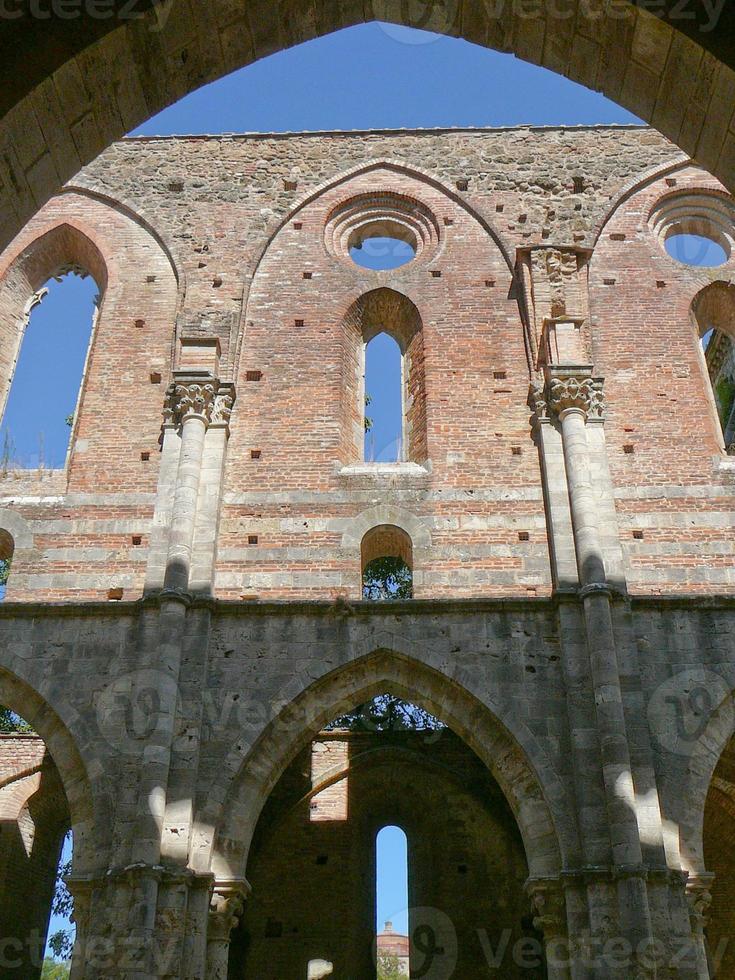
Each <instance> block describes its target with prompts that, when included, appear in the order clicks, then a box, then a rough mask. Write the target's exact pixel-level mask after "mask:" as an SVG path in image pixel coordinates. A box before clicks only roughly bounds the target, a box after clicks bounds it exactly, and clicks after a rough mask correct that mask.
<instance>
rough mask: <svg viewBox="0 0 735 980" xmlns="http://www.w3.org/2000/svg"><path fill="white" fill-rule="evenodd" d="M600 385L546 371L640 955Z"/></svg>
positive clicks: (621, 900)
mask: <svg viewBox="0 0 735 980" xmlns="http://www.w3.org/2000/svg"><path fill="white" fill-rule="evenodd" d="M601 387H602V385H601V381H600V380H599V379H593V378H592V376H591V368H590V367H589V366H586V365H583V366H568V367H558V366H554V367H552V368H547V399H548V403H549V407H550V408H551V410H552V411H553V413H554V414H556V416H557V417H558V419H559V422H560V425H561V431H562V443H563V449H564V462H565V468H566V475H567V486H568V490H569V503H570V509H571V515H572V528H573V534H574V544H575V551H576V555H577V569H578V576H579V582H580V586H581V587H580V590H579V596H580V598H581V600H582V605H583V611H584V621H585V630H586V635H587V648H588V653H589V658H590V676H591V679H592V687H593V691H594V697H595V712H596V720H597V730H598V733H599V744H600V752H601V759H602V774H603V782H604V787H605V799H606V807H607V815H608V821H609V833H610V841H611V849H612V863H613V867H612V872H613V877H614V879H615V881H616V885H617V893H618V912H619V916H618V917H619V922H620V926H621V930H622V933H623V936H624V938H625V939H626V940H627V941H628V942H630V943H631V944H632V946H633V948H634V949H635V948H642V947H643V946H645V944H646V943H649V944H650V943H651V942H652V940H653V935H652V926H651V914H650V908H649V903H648V893H647V887H646V874H647V872H646V868H645V867H644V864H643V853H642V848H641V841H640V835H639V831H638V821H637V817H636V799H635V789H634V785H633V773H632V765H631V759H630V750H629V746H628V736H627V731H626V724H625V715H624V711H623V697H622V691H621V687H620V674H619V669H618V661H617V651H616V646H615V635H614V629H613V621H612V612H611V599H612V594H611V589H610V587H609V585H608V583H607V577H606V573H605V563H604V559H603V553H602V547H601V543H600V535H599V530H598V527H597V520H596V500H595V495H594V491H593V488H592V482H591V478H590V469H589V458H588V447H587V436H586V422H587V416H588V415H589V414H595V415H599V413H600V412H601V394H602V393H601ZM633 962H636V961H635V957H634V960H633ZM641 969H642V970H644V972H643V974H642V975H646V973H645V967H641Z"/></svg>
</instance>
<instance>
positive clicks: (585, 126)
mask: <svg viewBox="0 0 735 980" xmlns="http://www.w3.org/2000/svg"><path fill="white" fill-rule="evenodd" d="M598 130H599V131H604V130H608V131H610V132H624V131H627V130H633V131H640V132H653V133H658V132H659V131H658V130H657V129H655V128H654V127H653V126H648V125H646V124H645V123H580V124H571V125H568V126H536V125H531V124H529V123H524V124H521V125H518V126H435V127H430V126H426V127H415V128H410V127H409V128H405V129H402V128H395V129H391V128H385V129H305V130H286V131H284V132H280V133H278V132H272V133H267V132H262V133H260V132H250V131H246V132H243V133H181V134H178V133H169V134H163V135H159V136H142V135H141V136H123V137H122V139H120V140H118V142H119V143H153V142H158V141H166V140H176V141H184V140H191V141H205V140H212V141H215V140H221V141H223V142H226V141H229V140H258V139H268V140H271V139H293V138H294V137H297V138H311V137H318V138H320V139H321V138H322V137H326V136H438V135H444V134H451V135H454V134H458V135H472V134H477V135H484V134H486V133H521V132H529V133H554V132H557V133H564V132H568V133H579V132H589V131H598ZM659 135H661V134H659ZM661 139H666V137H665V136H663V135H661Z"/></svg>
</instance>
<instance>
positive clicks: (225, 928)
mask: <svg viewBox="0 0 735 980" xmlns="http://www.w3.org/2000/svg"><path fill="white" fill-rule="evenodd" d="M249 894H250V885H249V884H248V882H247V881H245V879H244V878H238V879H234V880H233V881H216V882H215V883H214V887H213V890H212V897H211V898H210V900H209V918H208V921H207V937H208V938H209V939H210V940H214V941H215V942H216V941H219V942H229V939H230V933H231V932H232V930H233V929H234V928H235V926H236V925H237V924H238V922H239V921H240V919H241V917H242V914H243V912H244V911H245V901H246V899H247V897H248V895H249Z"/></svg>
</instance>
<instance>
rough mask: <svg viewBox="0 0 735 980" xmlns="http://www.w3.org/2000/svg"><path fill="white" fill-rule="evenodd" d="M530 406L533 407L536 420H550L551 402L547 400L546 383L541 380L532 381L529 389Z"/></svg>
mask: <svg viewBox="0 0 735 980" xmlns="http://www.w3.org/2000/svg"><path fill="white" fill-rule="evenodd" d="M528 407H529V408H530V409H531V411H532V412H533V415H534V420H535V421H536V422H547V421H548V420H549V404H548V401H547V400H546V385H545V384H542V383H541V382H540V381H532V382H531V385H530V388H529V390H528Z"/></svg>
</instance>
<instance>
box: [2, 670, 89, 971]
mask: <svg viewBox="0 0 735 980" xmlns="http://www.w3.org/2000/svg"><path fill="white" fill-rule="evenodd" d="M0 704H2V705H3V706H6V707H8V708H10V710H11V711H12V712H14V713H15V714H17V715H19V716H20V717H21V718H22V719H23V720H24V721H25V722H27V723H28V725H30V726H31V728H32V729H33V731H32V733H29V734H11V735H5V736H3V745H2V746H1V747H0V752H1V753H2V760H1V762H2V765H1V766H0V770H2V771H0V824H1V825H2V828H1V829H2V835H1V841H0V845H1V846H0V852H1V856H2V865H3V867H2V872H3V873H2V875H1V876H0V923H2V934H1V936H0V938H2V941H3V955H4V960H3V963H4V965H5V966H6V967H8V968H13V969H14V970H17V971H18V976H23V977H28V978H29V980H30V978H35V977H38V976H39V975H40V971H41V964H40V961H39V958H38V957H39V956H40V955H41V954H42V951H43V947H44V942H45V939H46V932H47V930H48V926H49V916H50V911H51V902H52V897H53V894H54V889H55V880H56V875H57V865H58V862H59V860H60V857H61V855H62V847H63V842H64V838H65V835H66V833H67V831H69V830H71V832H72V833H73V835H74V853H73V859H72V860H73V870H74V876H75V877H76V878H78V879H82V880H83V879H84V877H85V876H86V875H88V874H89V873H90V872H91V871H92V869H94V868H95V864H96V861H97V859H98V851H97V848H96V846H95V844H96V834H95V829H96V828H95V816H96V815H95V807H94V797H93V789H92V785H91V782H90V779H89V775H88V772H87V767H86V765H85V763H84V761H83V759H82V757H81V754H80V752H79V748H78V746H77V740H78V739H79V737H80V733H79V732H77V733H76V736H75V735H73V734H72V732H71V731H70V730H69V728H68V727H67V726H66V724H65V723H64V721H63V720H62V719H61V717H60V716H59V714H57V712H56V711H55V710H54V709H53V708H52V707H51V706H50V705H49V703H48V702H47V701H46V700H45V699H44V698H43V697H42V696H41V695H40V694H39V693H38V692H37V691H35V690H34V689H33V688H32V687H31V686H30V685H29V684H28V683H26V682H25V681H23V680H21V679H20V678H19V677H17V676H16V675H14V674H12V673H11V672H10V671H8V670H6V669H4V668H3V669H0ZM57 708H58V709H59V710H61V706H60V705H59V704H57ZM69 887H70V888H72V886H71V884H70V885H69ZM83 914H84V913H83V903H82V906H81V907H80V906H79V905H77V907H76V909H75V912H74V921H75V922H77V924H78V925H80V927H81V928H83ZM79 967H80V964H79V963H78V962H75V964H74V968H75V969H78V968H79Z"/></svg>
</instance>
